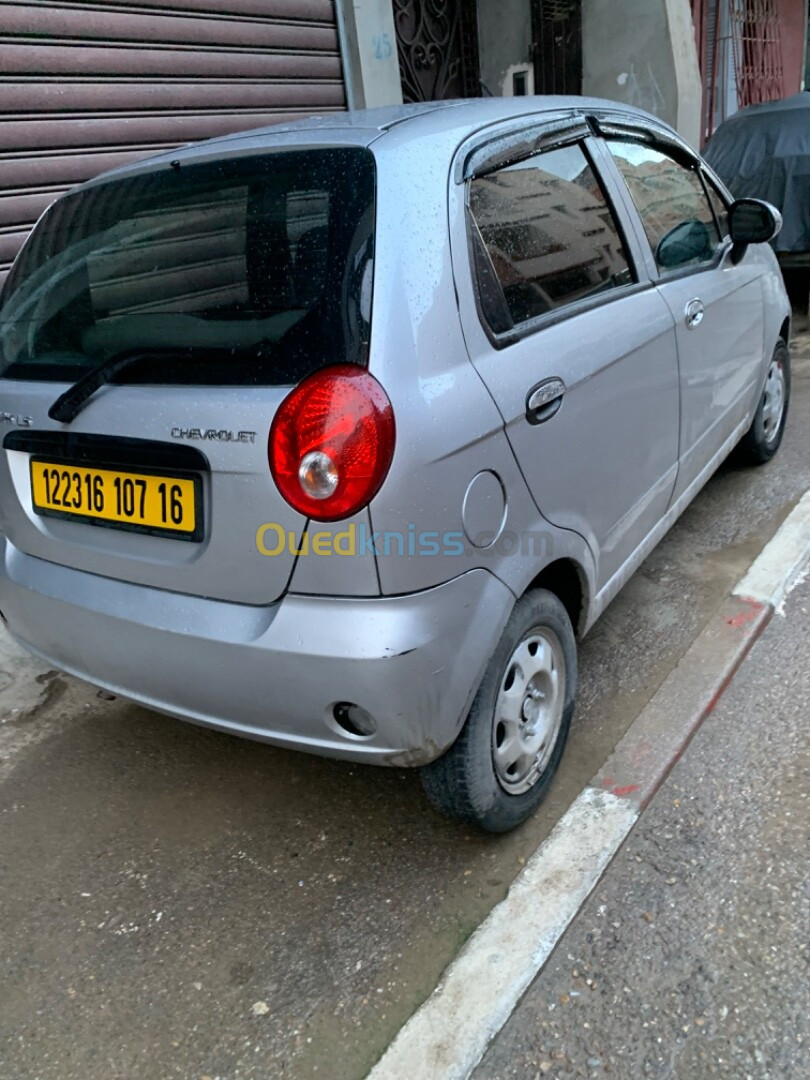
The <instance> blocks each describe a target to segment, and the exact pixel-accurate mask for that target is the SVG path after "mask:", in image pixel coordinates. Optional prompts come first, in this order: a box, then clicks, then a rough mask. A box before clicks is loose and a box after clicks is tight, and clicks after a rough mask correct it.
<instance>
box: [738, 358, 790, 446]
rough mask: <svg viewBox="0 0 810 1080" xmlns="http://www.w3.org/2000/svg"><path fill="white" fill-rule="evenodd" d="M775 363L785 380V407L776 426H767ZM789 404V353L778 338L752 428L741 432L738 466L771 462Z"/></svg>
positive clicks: (785, 419)
mask: <svg viewBox="0 0 810 1080" xmlns="http://www.w3.org/2000/svg"><path fill="white" fill-rule="evenodd" d="M773 365H777V366H778V367H779V368H780V369H781V372H782V378H783V380H784V391H783V393H784V407H783V409H782V416H781V419H780V421H779V423H778V425H777V426H776V427H775V428H771V429H769V428H768V422H767V414H766V408H767V403H768V394H769V392H771V391H770V387H769V384H770V380H771V369H772V367H773ZM789 404H790V353H789V352H788V347H787V345H786V343H785V342H784V341H783V340H782V339H781V338H780V339H779V341H778V342H777V343H776V348H775V349H774V351H773V357H772V359H771V368H769V371H768V379H767V380H766V383H765V389H764V390H763V391H762V397H761V398H760V399H759V405H758V406H757V411H756V413H755V414H754V419H753V421H752V422H751V427H750V428H749V429H748V431H747V432H746V433H745V435H743V437H742V439H741V440H740V442H739V444H738V446H737V449H736V451H735V454H736V458H737V460H738V461H739V463H740V464H741V465H764V464H765V463H766V462H768V461H770V460H771V458H772V457H773V456H774V454H775V453H776V451H777V450H778V449H779V447H780V445H781V443H782V435H783V434H784V431H785V423H786V421H787V414H788V406H789Z"/></svg>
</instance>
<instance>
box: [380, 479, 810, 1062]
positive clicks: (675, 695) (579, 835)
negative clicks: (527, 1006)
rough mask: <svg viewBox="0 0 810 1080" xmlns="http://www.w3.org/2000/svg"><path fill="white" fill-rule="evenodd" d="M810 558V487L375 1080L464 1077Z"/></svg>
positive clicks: (418, 1013) (386, 1056)
mask: <svg viewBox="0 0 810 1080" xmlns="http://www.w3.org/2000/svg"><path fill="white" fill-rule="evenodd" d="M808 567H810V491H809V492H807V493H806V494H805V495H804V497H803V498H802V499H801V500H800V502H799V503H798V504H797V506H796V507H795V508H794V510H793V511H792V512H791V513H790V515H789V516H788V518H787V519H786V521H785V522H784V523H783V525H782V526H781V527H780V529H779V530H778V531H777V533H776V535H775V536H774V537H773V539H772V540H771V541H770V542H769V543H768V544H766V545H765V547H764V548H763V550H762V551H761V552H760V554H759V555H758V556H757V558H756V559H755V560H754V562H753V564H752V565H751V567H750V569H749V570H748V572H747V573H746V575H745V576H744V577H743V578H742V580H741V581H740V582H739V584H738V585H737V587H736V588H735V589H734V591H733V592H732V594H731V595H730V596H729V597H727V598H726V600H725V601H724V602H723V604H722V605H721V607H720V608H719V609H718V610H717V611H716V612H715V614H714V615H713V616H712V617H711V619H710V620H709V622H708V623H707V625H706V626H705V627H704V628H703V630H702V631H701V632H700V634H698V636H697V637H696V638H695V640H694V641H693V642H692V644H691V646H690V647H689V648H688V649H687V651H686V652H685V653H684V655H683V656H682V657H681V659H680V661H679V662H678V664H677V665H676V666H675V668H674V669H673V671H672V672H671V673H670V674H669V676H668V677H667V678H666V679H665V680H664V682H663V683H662V684H661V686H660V687H659V688H658V690H657V691H656V692H655V694H654V695H653V697H652V698H651V699H650V701H649V702H648V703H647V705H646V706H645V707H644V709H643V710H642V712H641V713H640V714H639V716H638V717H637V719H636V720H635V721H634V722H633V724H632V725H631V726H630V728H629V729H628V731H627V732H626V733H625V735H624V736H623V737H622V739H621V740H620V741H619V742H618V743H617V745H616V747H615V749H614V751H613V753H612V754H611V755H610V757H609V758H608V759H607V761H606V762H605V764H604V765H603V766H602V768H601V769H600V770H599V772H598V773H597V774H596V776H595V777H593V779H592V780H591V781H590V783H589V784H588V785H587V786H586V787H585V788H584V790H583V791H582V792H581V793H580V794H579V795H578V796H577V798H576V799H575V800H574V802H573V803H572V804H571V806H570V807H569V808H568V810H567V811H566V813H565V814H564V815H563V817H562V818H561V819H560V821H559V822H558V823H557V825H556V826H555V828H554V829H553V831H552V833H551V835H550V836H549V837H548V838H547V839H546V840H545V841H544V842H543V843H542V844H541V845H540V847H539V848H538V849H537V851H535V853H534V854H533V855H532V856H531V858H530V859H529V861H528V862H527V864H526V866H525V868H524V869H523V870H522V871H521V873H520V874H519V875H518V877H517V878H516V879H515V881H514V882H513V884H512V886H511V888H510V889H509V892H508V894H507V895H506V897H505V898H504V899H503V900H502V901H501V902H500V903H499V904H497V905H496V906H495V907H494V908H493V910H492V911H491V912H490V914H489V915H488V916H487V918H486V919H485V920H484V922H483V923H481V925H480V926H479V927H478V929H477V930H476V931H475V933H474V934H473V936H472V937H471V938H470V939H469V941H468V942H467V944H466V945H465V946H464V948H463V949H462V950H461V952H460V953H459V955H458V956H457V957H456V958H455V960H453V961H452V962H451V964H450V965H449V966H448V968H447V969H446V971H445V973H444V975H443V976H442V979H441V981H440V982H439V985H438V986H437V987H436V989H435V990H434V991H433V994H432V995H431V996H430V997H429V998H428V999H427V1001H425V1002H424V1004H423V1005H422V1006H421V1007H420V1008H419V1009H418V1010H417V1011H416V1012H415V1013H414V1015H413V1016H412V1017H411V1018H410V1020H408V1022H407V1023H406V1024H405V1025H404V1027H403V1028H402V1029H401V1030H400V1032H399V1034H398V1035H397V1036H396V1037H395V1039H394V1041H393V1042H392V1043H391V1045H390V1046H389V1047H388V1049H387V1050H386V1052H385V1053H384V1054H383V1056H382V1057H381V1058H380V1060H379V1061H378V1062H377V1064H376V1065H375V1066H374V1068H373V1069H372V1070H371V1072H370V1073H369V1074H368V1078H367V1080H402V1077H405V1076H414V1077H425V1078H427V1077H436V1078H437V1080H438V1078H441V1080H466V1078H467V1077H469V1076H470V1074H471V1073H472V1071H473V1070H474V1069H475V1067H476V1065H477V1064H478V1063H479V1061H480V1060H481V1058H482V1057H483V1055H484V1052H485V1051H486V1049H487V1046H488V1045H489V1043H490V1042H491V1041H492V1039H493V1038H494V1037H495V1036H496V1035H497V1034H498V1032H499V1031H500V1029H501V1028H502V1027H503V1025H504V1024H505V1023H506V1021H507V1020H508V1019H509V1017H510V1015H511V1014H512V1012H513V1010H514V1008H515V1006H516V1005H517V1003H518V1001H519V1000H520V998H521V997H522V995H523V993H524V991H525V990H526V989H527V988H528V987H529V985H530V984H531V982H532V980H533V979H534V978H535V976H536V975H537V974H538V972H539V971H540V970H541V968H542V967H543V965H544V964H545V963H546V961H547V960H548V958H549V956H550V955H551V953H552V951H553V949H554V947H555V945H556V944H557V942H558V941H559V939H560V938H561V937H562V935H563V934H564V933H565V930H566V929H567V927H568V925H569V924H570V923H571V921H572V920H573V919H574V917H575V916H576V914H577V912H578V911H579V910H580V908H581V907H582V905H583V904H584V902H585V900H586V899H587V898H588V896H589V895H590V893H591V892H592V890H593V889H594V888H595V886H596V885H597V883H598V882H599V879H600V878H601V876H602V874H603V873H604V871H605V870H606V869H607V867H608V865H609V864H610V862H611V860H612V859H613V856H614V855H615V854H616V852H617V851H618V850H619V848H620V847H621V845H622V844H623V843H624V841H625V839H626V838H627V836H628V835H629V833H630V831H631V830H632V828H633V826H634V825H635V823H636V822H637V821H638V819H639V817H640V816H641V814H642V812H643V810H644V808H645V807H646V806H647V804H648V803H649V802H650V800H651V799H652V797H653V796H654V794H655V792H656V791H657V790H658V788H659V787H660V785H661V784H662V783H663V781H664V780H665V778H666V777H667V776H668V774H669V773H670V771H671V770H672V768H673V766H674V765H675V763H676V762H677V761H678V759H679V758H680V757H681V755H682V754H683V752H684V750H685V749H686V747H687V746H688V745H689V743H690V741H691V740H692V737H693V736H694V734H695V732H696V731H697V730H698V728H699V727H700V725H701V724H702V723H703V721H704V720H705V719H706V717H707V716H709V714H710V713H711V712H712V710H713V709H714V707H715V705H716V704H717V702H718V701H719V699H720V698H721V696H722V694H723V691H724V690H725V689H726V687H727V686H728V684H729V683H730V682H731V680H732V679H733V677H734V674H735V672H736V671H737V669H738V668H739V667H740V665H741V664H742V662H743V661H744V659H745V657H746V655H747V654H748V652H749V651H750V649H751V647H752V646H753V645H754V643H755V642H756V640H757V638H758V637H759V636H760V635H761V634H762V632H763V630H764V629H765V627H766V626H767V625H768V623H769V621H770V620H771V618H772V617H773V616H774V614H775V613H776V614H777V615H780V614H782V613H783V606H784V601H785V599H786V597H787V595H788V594H789V593H790V591H791V589H792V588H794V587H795V585H797V584H798V583H799V582H800V581H801V580H803V578H804V576H806V574H807V572H808Z"/></svg>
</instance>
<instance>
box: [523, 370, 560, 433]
mask: <svg viewBox="0 0 810 1080" xmlns="http://www.w3.org/2000/svg"><path fill="white" fill-rule="evenodd" d="M564 393H565V383H564V382H563V381H562V379H558V378H553V379H544V380H543V382H541V383H538V385H537V386H534V387H532V389H531V390H530V391H529V393H528V395H527V396H526V419H527V420H528V421H529V423H530V424H543V423H545V421H546V420H550V419H551V418H552V416H555V415H556V414H557V413H558V412H559V409H560V406H561V405H562V402H563V394H564Z"/></svg>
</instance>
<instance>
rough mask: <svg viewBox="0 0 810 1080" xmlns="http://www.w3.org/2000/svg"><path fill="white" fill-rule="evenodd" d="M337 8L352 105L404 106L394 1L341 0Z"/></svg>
mask: <svg viewBox="0 0 810 1080" xmlns="http://www.w3.org/2000/svg"><path fill="white" fill-rule="evenodd" d="M335 7H336V11H337V21H338V32H339V34H340V52H341V56H342V59H343V78H344V80H345V83H346V100H347V102H348V105H349V108H350V109H373V108H375V107H376V106H378V105H401V104H402V85H401V83H400V78H399V60H398V58H397V39H396V35H395V33H394V13H393V4H392V3H391V0H337V2H336V5H335Z"/></svg>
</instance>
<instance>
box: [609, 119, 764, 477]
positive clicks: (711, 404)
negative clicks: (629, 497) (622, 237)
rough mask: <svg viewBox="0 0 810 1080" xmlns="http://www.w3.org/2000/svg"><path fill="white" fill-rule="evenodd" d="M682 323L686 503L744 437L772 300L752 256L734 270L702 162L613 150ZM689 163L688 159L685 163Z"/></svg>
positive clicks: (664, 291) (636, 149)
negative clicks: (738, 436)
mask: <svg viewBox="0 0 810 1080" xmlns="http://www.w3.org/2000/svg"><path fill="white" fill-rule="evenodd" d="M608 148H609V149H610V151H611V153H612V155H613V158H614V160H615V162H616V165H617V166H618V168H619V171H620V172H621V174H622V176H623V177H624V179H625V181H626V183H627V188H628V190H629V193H630V196H631V198H632V202H633V204H634V205H635V208H636V210H637V211H638V215H639V218H640V220H641V225H642V226H643V229H644V232H645V234H646V236H647V240H648V242H649V246H650V253H651V255H652V258H653V259H654V266H655V272H656V273H657V275H658V290H659V292H660V294H661V296H663V298H664V300H665V301H666V303H667V305H668V306H669V309H670V311H671V312H672V315H673V318H674V319H675V327H676V336H677V342H678V360H679V364H680V382H681V425H680V457H681V465H680V471H679V475H678V483H677V487H676V490H675V497H676V498H677V496H678V495H680V494H681V493H682V492H683V491H685V490H686V489H687V488H688V487H689V485H690V484H692V483H693V481H694V480H696V479H697V477H699V476H700V475H701V473H703V472H705V471H706V470H707V468H711V466H712V464H716V463H717V459H718V457H719V456H720V455H722V453H723V452H724V450H725V449H728V442H729V440H730V439H731V438H732V437H733V436H734V435H735V433H739V431H738V429H739V427H740V425H741V423H742V422H743V421H744V420H745V418H746V414H747V411H748V409H749V407H750V405H751V401H752V399H753V397H754V384H755V383H756V381H757V379H758V378H759V376H760V373H761V370H762V348H763V336H762V320H763V298H762V287H761V284H760V281H759V269H758V264H757V261H756V259H755V258H754V257H753V256H752V257H750V258H747V259H743V260H742V262H740V263H738V264H736V265H735V264H734V263H733V262H732V261H731V257H730V256H731V252H730V241H729V239H728V228H727V222H726V208H725V205H724V204H723V202H722V197H721V195H720V193H719V192H718V191H717V190H716V189H715V188H714V187H713V186H709V185H710V181H709V179H708V178H707V177H704V176H703V174H702V171H701V169H700V166H699V163H698V162H697V160H694V162H692V163H691V164H690V161H689V159H688V158H685V159H683V158H682V159H680V160H675V159H674V158H673V157H672V156H671V154H669V153H667V152H665V151H664V150H663V149H659V148H658V147H655V146H651V145H645V144H642V143H640V142H636V141H633V140H631V139H627V140H613V141H609V142H608ZM679 157H680V155H679Z"/></svg>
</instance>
